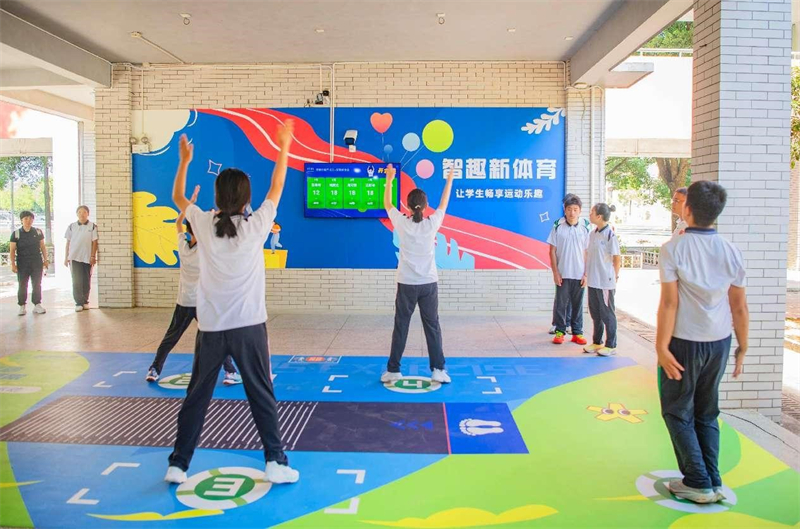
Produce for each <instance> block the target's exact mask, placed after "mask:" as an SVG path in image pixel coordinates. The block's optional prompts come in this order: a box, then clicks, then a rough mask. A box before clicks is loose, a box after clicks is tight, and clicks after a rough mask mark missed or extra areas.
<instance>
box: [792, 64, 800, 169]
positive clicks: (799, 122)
mask: <svg viewBox="0 0 800 529" xmlns="http://www.w3.org/2000/svg"><path fill="white" fill-rule="evenodd" d="M791 130H792V132H791V157H790V159H791V161H792V168H794V165H795V164H796V163H797V162H798V161H800V68H798V67H794V68H792V125H791Z"/></svg>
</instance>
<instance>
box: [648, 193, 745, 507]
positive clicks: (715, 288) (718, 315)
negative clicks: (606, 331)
mask: <svg viewBox="0 0 800 529" xmlns="http://www.w3.org/2000/svg"><path fill="white" fill-rule="evenodd" d="M726 200H727V193H726V192H725V189H724V188H723V187H722V186H721V185H719V184H717V183H716V182H710V181H707V180H701V181H699V182H695V183H694V184H692V185H691V186H690V187H689V190H688V193H687V196H686V205H685V206H684V218H685V219H686V223H687V225H688V227H687V228H686V233H685V234H684V235H682V236H681V237H677V238H675V239H672V240H671V241H669V242H667V243H665V244H664V246H662V247H661V254H660V258H659V269H660V273H661V302H660V304H659V307H658V325H657V327H656V353H657V354H658V366H659V369H658V388H659V393H660V397H661V415H662V416H663V417H664V422H665V423H666V425H667V430H668V431H669V435H670V437H671V438H672V446H673V448H674V450H675V456H676V457H677V459H678V467H679V468H680V471H681V473H682V474H683V479H675V480H672V481H670V482H669V483H668V484H667V487H668V488H669V490H670V491H671V492H672V493H673V494H674V495H675V496H677V497H678V498H682V499H685V500H689V501H692V502H695V503H713V502H718V501H721V500H723V499H725V496H724V495H723V493H722V478H721V476H720V470H719V424H718V422H717V419H718V417H719V384H720V382H721V381H722V376H723V374H724V373H725V366H726V365H727V363H728V355H729V354H730V349H731V328H733V330H734V332H735V333H736V340H737V342H738V347H737V348H736V352H735V356H736V366H735V368H734V370H733V378H734V379H735V378H738V377H739V375H740V374H741V373H742V366H743V364H744V357H745V354H746V353H747V345H748V342H747V340H748V326H749V323H750V321H749V320H750V316H749V313H748V309H747V297H746V295H745V269H744V260H743V259H742V254H741V252H740V251H739V249H738V248H736V247H735V246H734V245H733V244H732V243H730V242H728V241H727V240H726V239H724V238H723V237H721V236H720V235H718V234H717V230H715V229H714V227H713V225H714V223H715V222H716V220H717V217H718V216H719V214H720V213H722V210H723V208H724V207H725V202H726Z"/></svg>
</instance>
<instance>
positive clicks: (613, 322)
mask: <svg viewBox="0 0 800 529" xmlns="http://www.w3.org/2000/svg"><path fill="white" fill-rule="evenodd" d="M612 211H615V208H614V206H610V207H609V206H608V204H603V203H600V204H595V206H594V207H593V208H592V210H591V211H590V212H589V221H590V222H591V223H592V224H594V225H595V226H596V229H595V230H594V231H593V232H591V233H590V234H589V249H588V250H587V252H586V285H587V286H588V287H589V314H590V315H591V316H592V322H593V323H594V333H593V334H592V343H590V344H589V345H587V346H586V347H584V348H583V351H584V352H586V353H597V354H598V355H600V356H611V355H614V354H616V349H617V315H616V313H615V312H614V311H615V308H614V293H615V291H616V289H617V280H618V279H619V267H620V262H621V259H622V258H621V257H620V252H619V240H618V239H617V235H616V234H615V233H614V230H613V229H612V228H611V226H610V225H609V224H608V220H609V219H610V218H611V212H612ZM604 327H605V331H606V341H605V344H603V328H604Z"/></svg>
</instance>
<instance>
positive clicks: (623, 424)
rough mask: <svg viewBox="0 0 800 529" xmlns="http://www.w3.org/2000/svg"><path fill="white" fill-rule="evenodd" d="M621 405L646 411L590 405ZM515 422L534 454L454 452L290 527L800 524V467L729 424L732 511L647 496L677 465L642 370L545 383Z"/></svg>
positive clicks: (725, 450) (724, 431)
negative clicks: (347, 511)
mask: <svg viewBox="0 0 800 529" xmlns="http://www.w3.org/2000/svg"><path fill="white" fill-rule="evenodd" d="M613 404H621V405H623V406H624V409H627V410H640V411H641V410H644V411H646V412H647V413H646V414H639V415H626V414H619V413H617V414H616V415H615V416H614V418H613V419H611V420H599V419H598V418H597V417H598V415H603V414H602V413H601V412H598V411H592V410H590V409H588V408H589V407H600V408H601V409H602V408H603V407H608V408H612V407H614V406H611V405H613ZM617 407H618V406H617ZM605 415H611V414H605ZM514 418H515V420H516V422H517V425H518V427H519V429H520V432H521V433H522V436H523V438H524V439H525V442H526V444H527V446H528V450H529V451H530V453H529V454H523V455H451V456H448V457H446V458H445V459H443V460H441V461H439V462H437V463H435V464H433V465H431V466H429V467H426V468H424V469H422V470H420V471H418V472H416V473H414V474H411V475H409V476H406V477H404V478H402V479H399V480H397V481H395V482H393V483H390V484H387V485H385V486H383V487H381V488H378V489H375V490H372V491H370V492H368V493H366V494H363V495H361V496H360V497H359V508H358V514H356V515H351V516H341V515H330V514H325V513H324V511H322V510H321V511H317V512H315V513H312V514H309V515H307V516H304V517H302V518H299V519H296V520H293V521H291V522H287V523H285V524H283V525H281V526H280V527H281V529H307V528H319V527H326V528H331V529H335V528H357V527H360V528H366V527H371V528H375V527H409V528H437V529H444V528H455V527H491V526H495V525H496V526H499V525H502V527H504V528H506V527H508V528H512V527H519V528H522V527H525V528H539V527H541V528H545V527H547V528H574V527H587V528H588V527H591V528H598V529H599V528H606V527H608V528H612V527H613V528H638V527H672V528H684V529H688V528H697V529H700V528H710V527H727V528H739V527H741V528H743V527H765V528H768V527H792V526H795V524H798V522H800V506H798V502H797V501H796V499H797V498H798V497H800V475H798V473H797V472H795V471H794V470H792V469H790V468H789V467H787V466H786V465H785V464H783V463H782V462H781V461H779V460H778V459H776V458H774V457H773V456H772V455H770V454H769V453H767V452H766V451H764V450H762V449H761V448H760V447H758V446H757V445H756V444H755V443H753V442H752V441H750V440H749V439H747V438H745V437H744V436H742V435H741V434H739V433H738V432H737V431H735V430H734V429H733V428H731V427H730V426H728V425H727V424H724V423H722V424H721V457H720V470H721V472H722V475H723V481H724V483H725V485H727V486H729V487H731V488H732V489H733V490H734V492H735V493H736V495H737V497H738V501H737V503H736V504H735V505H734V506H733V507H732V508H731V509H730V510H728V511H726V512H721V513H715V514H708V513H703V514H692V513H687V512H681V511H678V510H673V509H671V508H668V507H664V506H662V505H659V504H657V503H655V501H653V500H651V499H649V498H646V497H644V496H642V495H641V493H640V492H639V490H638V489H637V487H636V480H637V478H639V476H641V475H644V474H647V473H650V472H653V471H659V470H677V463H676V461H675V456H674V454H673V450H672V445H671V444H670V439H669V435H668V433H667V430H666V427H665V426H664V422H663V420H662V418H661V415H660V406H659V401H658V394H657V390H656V383H655V375H654V374H653V373H652V372H650V371H649V370H647V369H645V368H643V367H639V366H636V367H628V368H623V369H619V370H616V371H611V372H608V373H604V374H601V375H597V376H594V377H590V378H586V379H583V380H579V381H576V382H572V383H569V384H565V385H563V386H559V387H556V388H553V389H551V390H548V391H545V392H543V393H541V394H539V395H536V396H534V397H533V398H531V399H530V400H528V401H527V402H525V403H524V404H522V405H521V406H519V407H518V408H517V409H516V410H515V411H514ZM631 420H633V421H634V422H629V421H631ZM636 420H641V422H635V421H636ZM659 499H662V498H659ZM663 499H666V498H663ZM348 504H349V502H343V503H341V504H339V505H337V507H346V506H347V505H348Z"/></svg>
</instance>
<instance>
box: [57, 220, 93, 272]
mask: <svg viewBox="0 0 800 529" xmlns="http://www.w3.org/2000/svg"><path fill="white" fill-rule="evenodd" d="M64 238H65V239H67V240H68V241H69V255H68V256H67V259H68V260H69V261H78V262H81V263H91V262H92V242H94V241H96V240H97V239H99V236H98V234H97V224H95V223H94V222H92V221H87V222H86V224H81V223H80V222H73V223H72V224H70V225H69V226H67V232H66V233H65V234H64Z"/></svg>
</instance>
